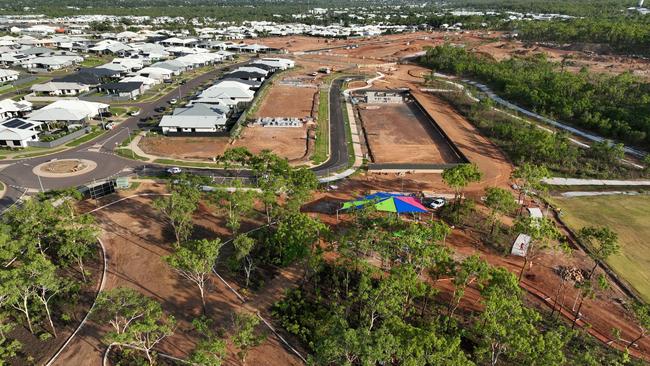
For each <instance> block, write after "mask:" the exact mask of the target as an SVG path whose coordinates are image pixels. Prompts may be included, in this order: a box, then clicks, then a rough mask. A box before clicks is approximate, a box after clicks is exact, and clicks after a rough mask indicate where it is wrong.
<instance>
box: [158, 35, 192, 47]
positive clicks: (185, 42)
mask: <svg viewBox="0 0 650 366" xmlns="http://www.w3.org/2000/svg"><path fill="white" fill-rule="evenodd" d="M159 43H160V44H162V45H164V46H181V47H194V46H195V45H197V44H198V43H199V40H198V39H196V38H185V39H182V38H178V37H171V38H167V39H165V40H162V41H160V42H159Z"/></svg>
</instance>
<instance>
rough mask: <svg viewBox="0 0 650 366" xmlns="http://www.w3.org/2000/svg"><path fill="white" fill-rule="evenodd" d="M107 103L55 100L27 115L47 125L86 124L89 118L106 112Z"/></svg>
mask: <svg viewBox="0 0 650 366" xmlns="http://www.w3.org/2000/svg"><path fill="white" fill-rule="evenodd" d="M108 108H109V105H108V104H104V103H95V102H87V101H84V100H57V101H56V102H54V103H52V104H48V105H46V106H45V107H43V108H41V109H39V110H36V111H34V112H32V113H30V114H28V115H27V117H28V118H29V119H30V120H33V121H38V122H43V123H46V124H48V125H50V124H53V123H57V122H62V123H65V124H67V125H69V124H81V125H84V124H86V123H87V122H88V121H89V120H90V119H92V118H95V117H97V116H99V115H100V114H103V113H107V112H108Z"/></svg>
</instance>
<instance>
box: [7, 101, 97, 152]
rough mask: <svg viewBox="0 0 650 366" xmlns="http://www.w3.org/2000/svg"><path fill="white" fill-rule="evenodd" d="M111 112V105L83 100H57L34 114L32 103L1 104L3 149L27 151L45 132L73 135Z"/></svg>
mask: <svg viewBox="0 0 650 366" xmlns="http://www.w3.org/2000/svg"><path fill="white" fill-rule="evenodd" d="M108 111H109V105H108V104H103V103H95V102H87V101H83V100H58V101H56V102H54V103H51V104H48V105H46V106H45V107H43V108H41V109H37V110H33V106H32V103H30V102H29V101H26V100H21V101H14V100H12V99H4V100H1V101H0V147H6V148H22V147H27V146H29V143H30V142H31V141H39V135H40V134H41V133H43V132H44V131H47V132H46V133H51V132H53V131H51V130H53V129H54V130H69V131H72V130H74V129H76V128H78V127H81V126H83V125H85V124H87V122H88V121H90V120H91V119H93V118H97V117H100V118H101V116H102V115H104V114H106V113H108Z"/></svg>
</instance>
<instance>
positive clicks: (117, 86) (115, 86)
mask: <svg viewBox="0 0 650 366" xmlns="http://www.w3.org/2000/svg"><path fill="white" fill-rule="evenodd" d="M141 87H142V83H141V82H139V81H128V82H117V83H106V84H102V85H99V86H98V87H97V88H99V89H104V90H114V91H121V92H132V91H134V90H139V89H140V88H141Z"/></svg>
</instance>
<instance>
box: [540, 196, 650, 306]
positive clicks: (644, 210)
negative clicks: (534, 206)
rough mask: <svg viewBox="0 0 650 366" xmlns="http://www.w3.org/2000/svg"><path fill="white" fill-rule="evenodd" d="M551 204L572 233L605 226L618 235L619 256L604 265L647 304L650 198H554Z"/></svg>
mask: <svg viewBox="0 0 650 366" xmlns="http://www.w3.org/2000/svg"><path fill="white" fill-rule="evenodd" d="M553 203H554V204H556V205H557V206H558V207H561V208H562V212H563V220H564V221H565V222H566V223H567V224H568V225H569V226H571V228H572V229H574V230H578V229H580V228H582V227H584V226H588V225H593V226H599V225H605V226H609V227H610V228H611V229H612V230H614V231H616V232H617V233H618V236H619V242H620V245H621V253H619V254H617V255H615V256H613V257H612V258H610V259H609V260H608V261H607V263H608V264H609V265H610V266H612V268H613V269H614V270H615V271H616V272H617V273H618V274H619V275H620V276H621V277H623V278H624V279H625V280H626V281H627V282H628V283H630V285H632V287H634V289H636V291H637V292H638V293H639V294H640V295H641V297H642V298H643V299H644V300H645V301H650V241H648V238H650V225H649V224H648V223H650V196H648V195H638V196H620V195H613V196H596V197H576V198H554V199H553Z"/></svg>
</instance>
